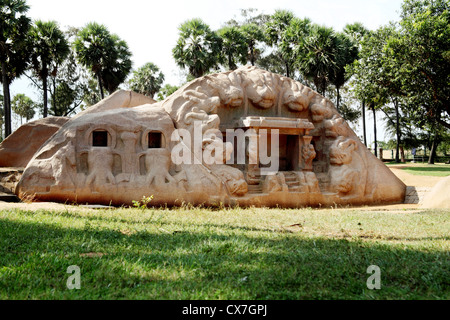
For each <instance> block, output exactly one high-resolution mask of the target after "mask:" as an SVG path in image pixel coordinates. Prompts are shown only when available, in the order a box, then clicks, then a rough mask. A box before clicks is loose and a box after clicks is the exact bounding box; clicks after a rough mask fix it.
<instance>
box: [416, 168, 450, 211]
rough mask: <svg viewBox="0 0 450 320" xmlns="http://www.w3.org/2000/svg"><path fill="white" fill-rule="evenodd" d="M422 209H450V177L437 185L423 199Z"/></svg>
mask: <svg viewBox="0 0 450 320" xmlns="http://www.w3.org/2000/svg"><path fill="white" fill-rule="evenodd" d="M421 207H422V208H430V209H450V176H448V177H446V178H445V179H442V180H441V181H439V182H438V183H436V185H435V186H434V187H433V188H432V189H431V191H430V192H428V193H427V195H426V196H425V198H424V199H423V202H422V205H421Z"/></svg>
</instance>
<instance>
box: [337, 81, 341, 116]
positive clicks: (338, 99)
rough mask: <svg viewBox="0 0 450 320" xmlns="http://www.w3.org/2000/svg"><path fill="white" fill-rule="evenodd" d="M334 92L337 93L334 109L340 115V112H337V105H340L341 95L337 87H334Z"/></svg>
mask: <svg viewBox="0 0 450 320" xmlns="http://www.w3.org/2000/svg"><path fill="white" fill-rule="evenodd" d="M336 92H337V95H336V109H337V111H338V112H339V113H340V112H341V111H340V110H339V105H340V103H341V95H340V93H339V87H336Z"/></svg>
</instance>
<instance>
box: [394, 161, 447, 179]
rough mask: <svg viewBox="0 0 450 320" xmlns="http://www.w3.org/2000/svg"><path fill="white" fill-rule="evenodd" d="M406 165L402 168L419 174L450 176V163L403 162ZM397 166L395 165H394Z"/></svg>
mask: <svg viewBox="0 0 450 320" xmlns="http://www.w3.org/2000/svg"><path fill="white" fill-rule="evenodd" d="M387 165H388V166H389V165H398V163H395V162H390V163H387ZM403 165H404V166H405V167H404V168H401V169H402V170H404V171H406V172H408V173H410V174H414V175H417V176H435V177H447V176H450V164H431V165H430V164H421V163H408V164H403ZM393 167H394V168H395V166H393Z"/></svg>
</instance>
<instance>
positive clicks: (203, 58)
mask: <svg viewBox="0 0 450 320" xmlns="http://www.w3.org/2000/svg"><path fill="white" fill-rule="evenodd" d="M179 31H180V37H179V38H178V42H177V45H176V46H175V48H173V50H172V53H173V57H174V59H175V61H176V63H177V65H178V66H179V67H181V68H185V67H187V68H188V70H189V74H190V75H191V76H193V77H195V78H198V77H201V76H203V75H204V74H205V73H206V72H208V71H209V70H211V69H212V68H216V67H217V66H218V65H219V64H220V63H221V62H222V56H221V52H222V39H221V38H220V37H219V36H217V34H216V33H215V32H213V31H211V30H210V28H209V26H208V25H207V24H205V23H204V22H203V21H202V20H201V19H192V20H188V21H186V22H185V23H183V24H182V25H181V26H180V27H179Z"/></svg>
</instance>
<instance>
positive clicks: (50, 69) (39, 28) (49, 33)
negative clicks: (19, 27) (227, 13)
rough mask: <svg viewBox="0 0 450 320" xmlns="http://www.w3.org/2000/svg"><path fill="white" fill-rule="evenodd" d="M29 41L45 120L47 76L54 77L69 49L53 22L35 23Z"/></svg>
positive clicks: (61, 33) (46, 110) (39, 21)
mask: <svg viewBox="0 0 450 320" xmlns="http://www.w3.org/2000/svg"><path fill="white" fill-rule="evenodd" d="M30 39H31V43H32V47H33V51H32V54H31V61H32V66H33V70H34V72H35V75H36V76H37V77H38V78H39V79H40V80H41V81H42V89H43V91H44V95H43V96H44V103H43V106H44V110H43V111H44V112H43V114H44V118H45V117H47V114H48V105H47V90H48V84H47V81H48V76H49V75H52V76H53V77H55V76H56V74H57V71H58V67H59V66H60V65H61V64H62V63H63V61H64V59H65V58H66V57H67V56H68V55H69V53H70V49H69V44H68V42H67V39H66V37H65V35H64V33H63V32H62V31H61V30H60V29H59V27H58V24H57V23H56V22H55V21H47V22H44V21H41V20H38V21H36V22H35V25H34V26H33V27H32V28H31V30H30Z"/></svg>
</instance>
